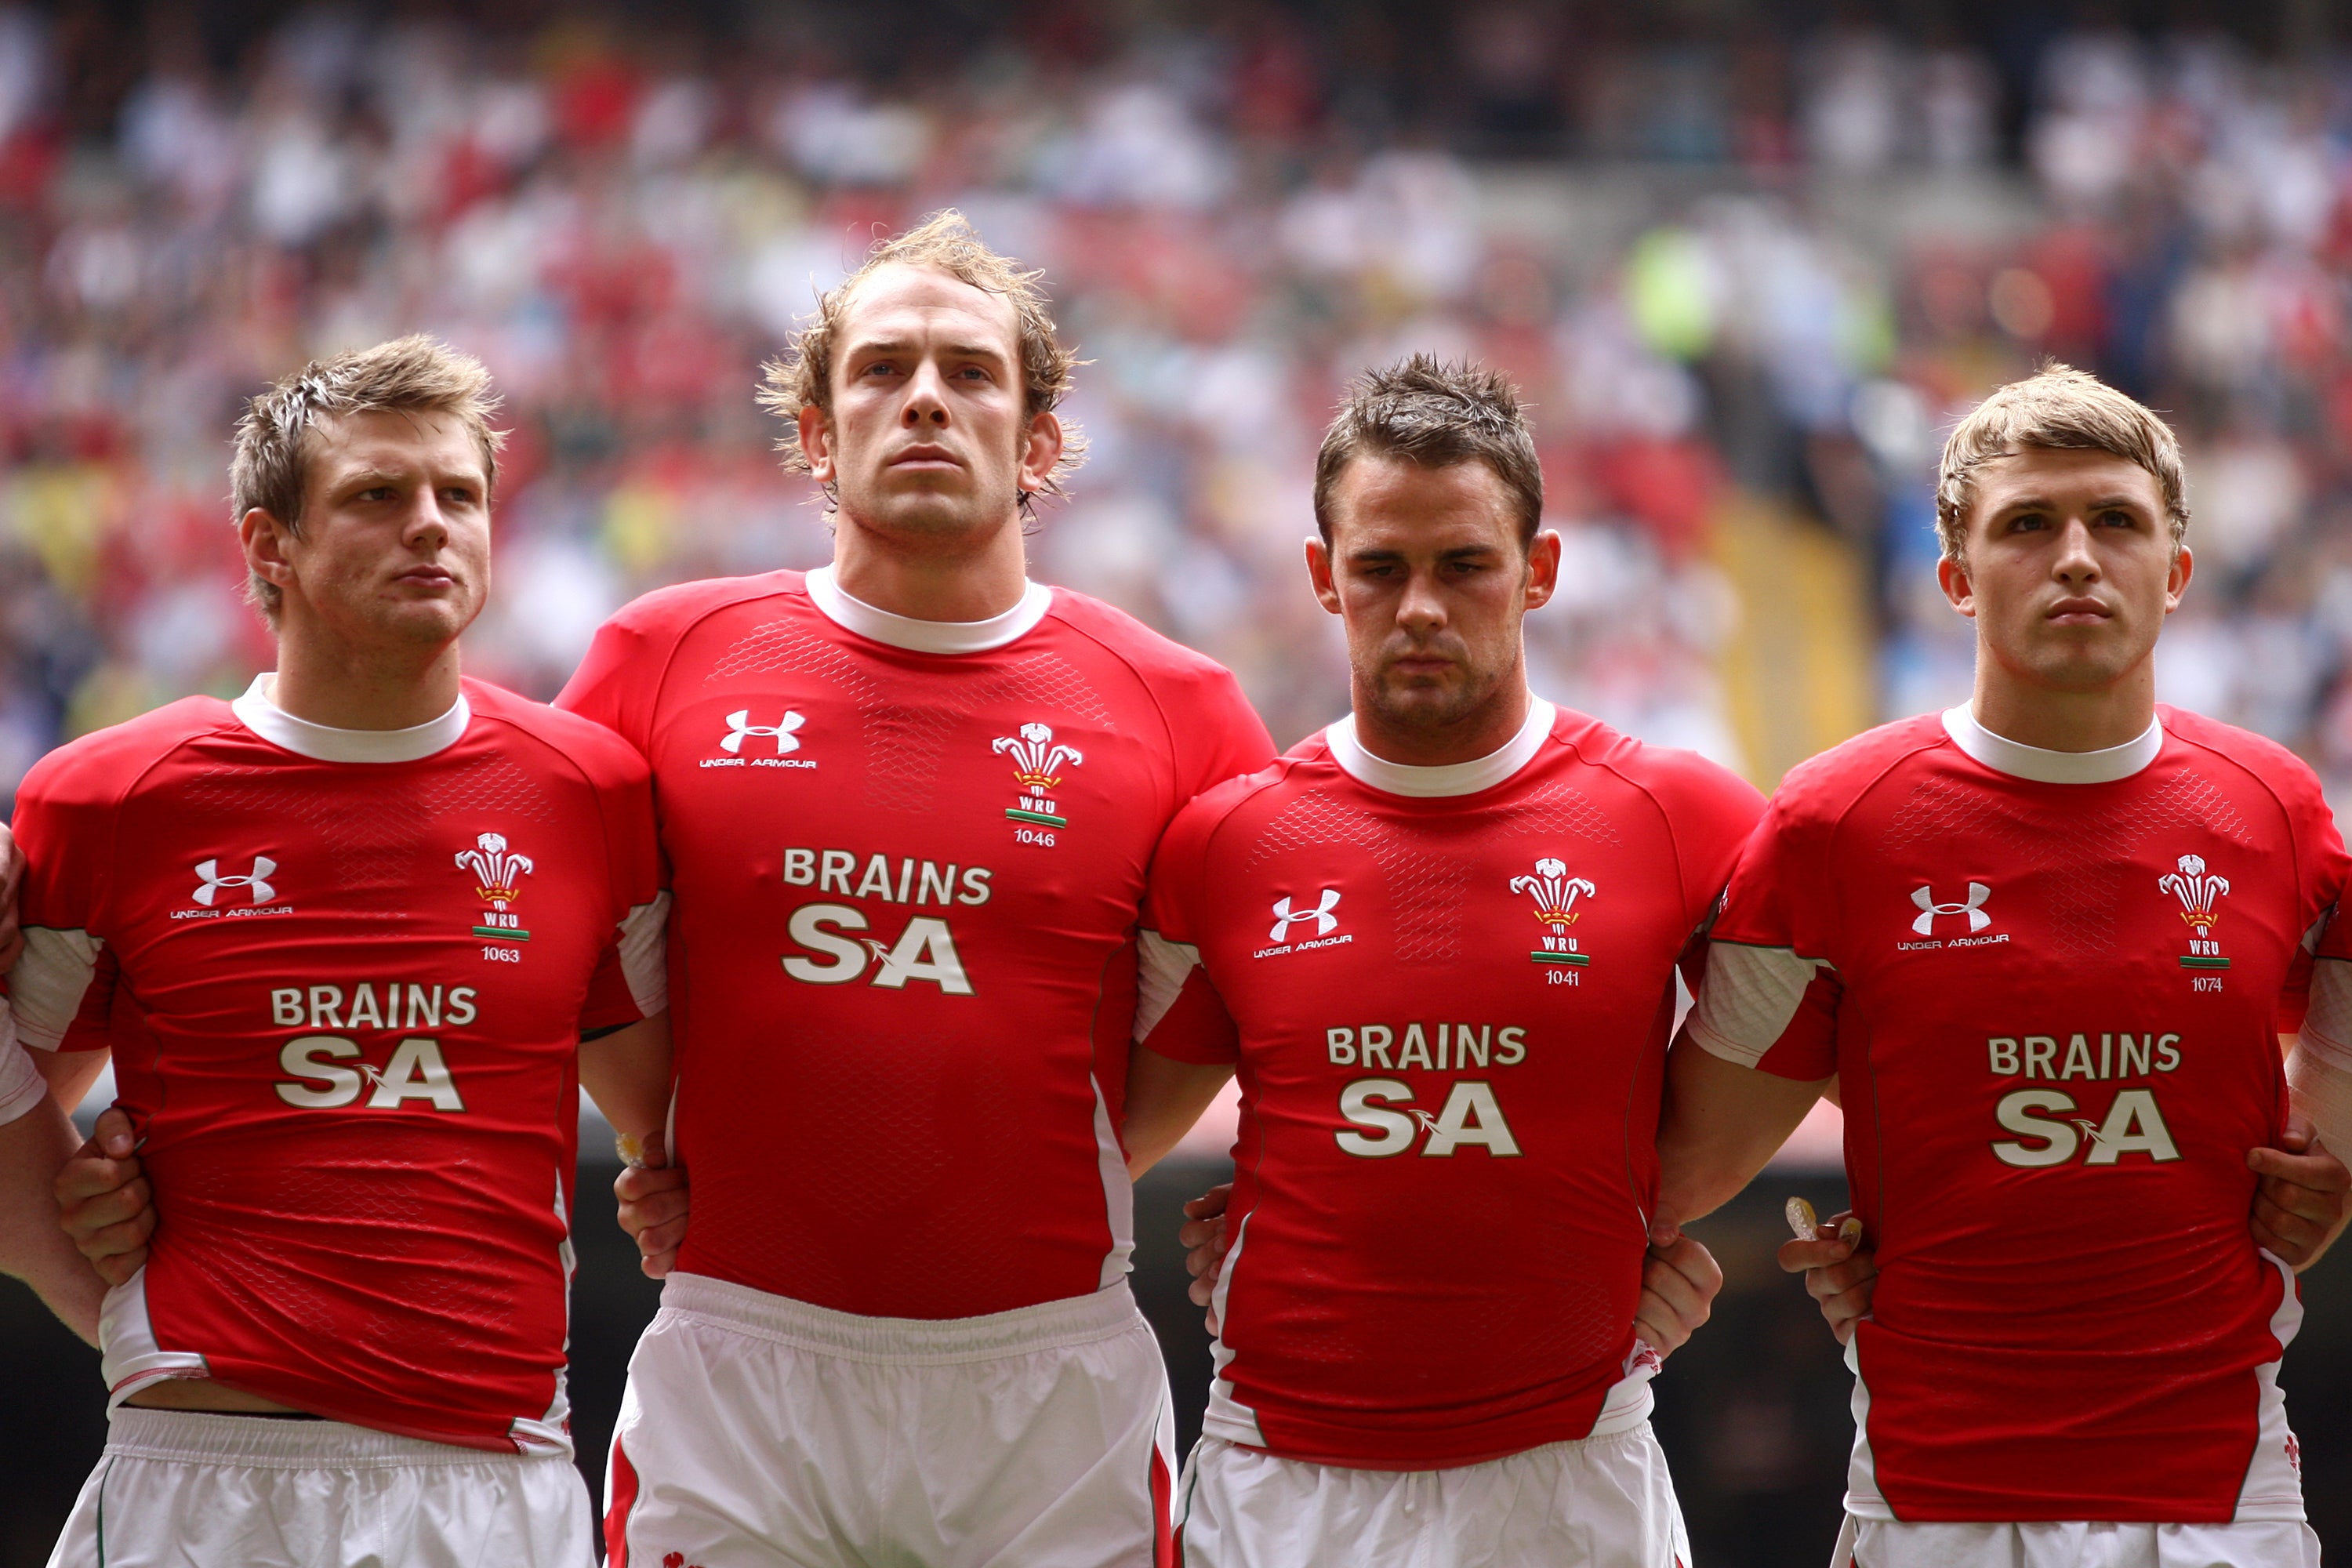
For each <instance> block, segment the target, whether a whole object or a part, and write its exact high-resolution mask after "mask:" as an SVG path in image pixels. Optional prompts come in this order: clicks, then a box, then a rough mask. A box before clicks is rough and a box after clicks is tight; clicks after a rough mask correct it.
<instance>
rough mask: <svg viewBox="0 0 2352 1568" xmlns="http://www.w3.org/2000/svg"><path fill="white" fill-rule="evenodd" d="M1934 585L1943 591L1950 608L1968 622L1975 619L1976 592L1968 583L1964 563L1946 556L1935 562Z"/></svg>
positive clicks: (1967, 569) (1966, 564) (1966, 568)
mask: <svg viewBox="0 0 2352 1568" xmlns="http://www.w3.org/2000/svg"><path fill="white" fill-rule="evenodd" d="M1936 585H1937V587H1939V588H1941V589H1943V590H1944V597H1945V598H1946V599H1947V600H1948V601H1949V602H1950V604H1951V606H1952V608H1954V609H1956V610H1958V611H1959V613H1960V614H1962V615H1964V616H1968V617H1969V619H1970V620H1974V619H1975V618H1976V614H1977V592H1976V589H1975V588H1974V587H1972V586H1970V584H1969V567H1968V563H1967V562H1966V561H1955V560H1953V559H1952V558H1951V557H1950V556H1948V555H1947V556H1945V557H1944V558H1943V559H1942V560H1940V561H1938V562H1937V563H1936Z"/></svg>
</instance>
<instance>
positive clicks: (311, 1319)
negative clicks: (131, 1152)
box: [9, 677, 665, 1453]
mask: <svg viewBox="0 0 2352 1568" xmlns="http://www.w3.org/2000/svg"><path fill="white" fill-rule="evenodd" d="M266 679H267V678H266V677H265V678H262V679H257V681H256V682H255V684H254V687H253V689H251V690H250V691H248V692H247V694H246V695H245V696H244V697H241V698H239V699H238V700H236V703H235V704H233V705H232V704H230V703H226V702H221V701H217V700H214V699H211V698H201V697H199V698H191V699H189V700H186V701H183V702H175V703H173V704H172V705H171V706H170V707H168V708H163V709H160V710H157V711H155V712H152V713H150V714H148V715H146V716H145V717H143V718H141V719H135V720H133V721H131V722H130V723H127V724H121V725H117V726H116V727H114V728H113V729H110V730H102V731H99V732H98V733H96V734H93V735H88V736H85V737H83V738H82V739H80V740H79V741H76V742H72V743H71V744H69V745H67V746H64V747H61V748H59V749H58V750H57V751H55V752H50V753H49V754H48V755H47V757H44V758H43V759H42V760H41V761H40V763H37V765H36V766H35V767H34V769H33V771H32V772H31V773H28V774H27V775H26V779H25V783H24V785H23V787H22V789H21V790H20V791H19V793H18V795H17V797H16V819H15V822H14V824H13V826H14V828H15V831H16V840H17V843H18V844H19V845H21V846H22V847H23V849H24V852H25V856H26V878H25V884H24V906H23V909H24V921H25V925H26V947H25V953H24V956H23V957H22V958H21V959H20V960H18V962H17V963H16V967H15V968H14V969H13V970H12V971H11V973H10V975H9V989H10V993H11V997H12V1002H13V1005H14V1009H15V1012H16V1021H17V1026H18V1028H19V1030H20V1032H21V1033H22V1035H23V1037H24V1038H25V1039H26V1043H27V1044H29V1045H31V1046H34V1047H37V1048H43V1049H49V1050H58V1049H62V1050H69V1051H71V1050H108V1049H110V1050H111V1051H112V1052H113V1056H114V1072H115V1084H116V1089H117V1100H116V1103H117V1104H118V1105H120V1106H121V1108H122V1109H123V1110H125V1111H127V1112H128V1113H129V1114H130V1116H131V1121H132V1123H133V1125H134V1126H135V1127H136V1128H137V1130H138V1131H139V1134H140V1136H141V1137H142V1139H143V1140H144V1143H143V1145H142V1150H141V1158H142V1160H143V1161H144V1162H145V1163H146V1167H147V1173H148V1175H149V1177H150V1178H151V1179H152V1183H153V1185H154V1191H155V1212H156V1218H157V1224H156V1229H155V1237H154V1241H153V1244H152V1249H151V1251H150V1254H149V1258H148V1262H147V1266H146V1268H144V1269H142V1271H141V1272H140V1274H139V1275H138V1276H137V1277H136V1278H135V1279H132V1280H131V1282H130V1283H129V1284H127V1285H125V1286H123V1287H122V1288H121V1289H117V1290H115V1291H113V1292H111V1293H110V1295H109V1297H108V1298H107V1304H106V1310H105V1317H104V1321H103V1323H102V1325H101V1333H100V1338H101V1341H102V1342H103V1348H104V1352H105V1372H106V1377H107V1382H108V1385H109V1387H110V1390H111V1392H112V1394H113V1396H114V1398H115V1399H117V1400H120V1399H121V1398H122V1397H124V1396H125V1395H127V1394H131V1393H132V1392H134V1391H136V1390H137V1389H139V1388H142V1387H144V1386H146V1385H147V1384H152V1383H154V1382H156V1381H158V1380H160V1379H163V1378H167V1377H203V1376H211V1377H215V1378H218V1379H220V1380H221V1381H223V1382H225V1383H229V1384H236V1386H238V1387H241V1388H246V1389H249V1390H251V1391H252V1392H253V1393H256V1394H262V1395H265V1396H267V1397H268V1398H270V1399H275V1400H278V1402H280V1403H282V1404H286V1405H293V1406H295V1407H297V1408H299V1409H302V1410H308V1411H311V1412H314V1413H315V1414H318V1415H327V1416H331V1417H333V1418H335V1419H336V1420H339V1421H349V1422H353V1423H356V1424H358V1425H360V1426H373V1427H376V1428H378V1429H380V1430H383V1431H387V1432H398V1433H404V1434H406V1435H408V1436H417V1437H429V1438H433V1439H436V1441H440V1442H444V1443H455V1444H461V1445H464V1446H466V1447H476V1448H488V1449H503V1450H508V1451H516V1450H520V1451H522V1452H527V1453H541V1452H543V1453H569V1452H570V1451H571V1436H570V1432H569V1426H568V1405H567V1404H566V1400H565V1397H564V1390H563V1382H564V1379H563V1371H564V1341H565V1334H566V1324H567V1302H566V1291H567V1288H568V1285H569V1283H570V1278H571V1269H572V1246H571V1242H570V1240H569V1226H568V1225H567V1222H566V1217H565V1216H566V1215H567V1214H568V1213H569V1211H570V1206H571V1188H572V1165H573V1152H574V1150H573V1145H574V1142H575V1140H576V1138H577V1135H578V1134H577V1128H578V1121H577V1117H576V1111H575V1106H576V1104H577V1098H576V1089H577V1083H578V1071H577V1051H578V1044H579V1038H580V1035H581V1032H582V1031H583V1029H587V1030H594V1029H604V1028H610V1027H613V1026H619V1025H623V1024H627V1023H632V1022H635V1020H636V1019H638V1018H639V1017H641V1016H649V1015H650V1014H652V1013H654V1012H656V1011H658V1010H659V1009H660V1008H661V1007H662V1006H663V1005H664V1004H663V1000H662V991H663V987H664V984H665V978H664V974H663V966H662V959H661V914H662V907H663V904H664V902H665V900H664V898H663V896H662V895H661V894H660V893H659V891H658V852H657V850H656V847H655V843H654V834H653V813H652V803H651V800H650V798H649V791H648V788H647V779H646V767H645V763H643V761H641V760H640V759H639V758H637V757H636V756H635V755H634V754H633V753H631V752H630V751H629V749H628V748H627V747H626V746H625V745H624V744H622V743H621V742H619V741H618V740H616V739H614V736H613V735H612V734H610V733H609V732H608V731H604V730H602V729H600V728H599V727H597V726H596V725H593V724H590V723H587V722H585V721H582V720H580V719H577V718H575V717H573V716H572V715H571V714H568V713H558V712H556V711H555V710H552V709H550V708H545V707H542V706H541V705H540V704H538V703H535V702H527V701H525V700H522V699H521V698H519V697H516V696H514V695H512V694H511V693H509V692H505V691H501V690H499V689H498V688H496V687H492V686H485V685H482V684H480V683H478V682H476V681H470V680H469V681H467V682H465V684H464V690H463V696H462V697H461V699H460V700H459V701H458V703H457V706H456V707H454V708H452V709H451V710H449V712H448V713H447V714H445V715H444V716H443V717H442V718H440V719H437V720H436V721H433V722H432V723H430V724H426V725H422V726H419V727H418V728H416V729H414V730H403V731H384V732H364V731H340V730H327V729H323V728H321V727H320V726H317V725H312V724H307V723H305V722H303V721H300V720H297V719H294V718H291V717H290V716H289V715H287V714H286V713H284V712H282V711H280V710H278V709H277V708H276V707H274V706H273V705H271V704H270V703H269V702H268V700H267V699H266V698H265V697H264V696H263V695H262V691H263V680H266Z"/></svg>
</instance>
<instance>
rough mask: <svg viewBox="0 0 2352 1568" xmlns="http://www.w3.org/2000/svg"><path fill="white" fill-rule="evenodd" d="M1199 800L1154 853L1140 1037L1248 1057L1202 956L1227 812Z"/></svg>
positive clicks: (1182, 1057)
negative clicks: (1213, 856)
mask: <svg viewBox="0 0 2352 1568" xmlns="http://www.w3.org/2000/svg"><path fill="white" fill-rule="evenodd" d="M1218 804H1219V803H1216V802H1213V801H1195V802H1194V803H1193V804H1192V805H1190V806H1187V807H1186V808H1185V809H1184V810H1182V811H1181V812H1179V813H1178V814H1177V816H1176V820H1175V821H1174V822H1173V823H1171V824H1170V825H1169V828H1168V831H1167V833H1166V834H1165V835H1163V836H1162V837H1161V839H1160V851H1159V853H1158V854H1157V855H1155V856H1153V857H1152V862H1151V876H1150V882H1149V884H1148V885H1147V887H1146V889H1145V891H1144V898H1143V920H1142V930H1141V931H1140V932H1139V934H1138V938H1137V957H1138V960H1139V973H1138V975H1137V997H1136V1006H1135V1037H1136V1040H1137V1041H1138V1043H1139V1044H1140V1045H1142V1046H1143V1047H1144V1048H1145V1049H1147V1050H1150V1051H1155V1052H1157V1053H1159V1054H1160V1056H1163V1057H1170V1058H1174V1059H1175V1060H1177V1061H1181V1062H1197V1063H1200V1064H1202V1065H1204V1066H1206V1065H1214V1064H1219V1063H1225V1062H1234V1061H1238V1060H1240V1059H1241V1032H1240V1030H1239V1029H1238V1028H1237V1027H1236V1026H1234V1019H1233V1016H1232V1014H1231V1013H1230V1012H1228V1011H1227V1010H1226V1007H1225V1004H1224V999H1223V997H1222V996H1220V995H1218V994H1217V988H1216V986H1215V984H1213V982H1212V981H1211V980H1210V978H1209V972H1208V969H1207V967H1206V965H1205V964H1204V963H1202V957H1201V939H1202V933H1203V931H1204V930H1205V929H1206V928H1205V921H1206V918H1207V911H1206V910H1205V908H1204V904H1205V898H1204V895H1205V893H1206V891H1207V882H1208V875H1207V872H1208V866H1207V861H1208V852H1209V848H1210V847H1211V843H1212V841H1213V838H1214V826H1215V823H1216V822H1217V820H1219V819H1220V818H1222V816H1223V811H1222V810H1220V809H1216V808H1215V807H1216V805H1218Z"/></svg>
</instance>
